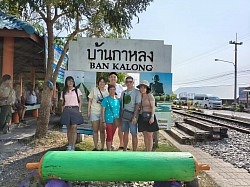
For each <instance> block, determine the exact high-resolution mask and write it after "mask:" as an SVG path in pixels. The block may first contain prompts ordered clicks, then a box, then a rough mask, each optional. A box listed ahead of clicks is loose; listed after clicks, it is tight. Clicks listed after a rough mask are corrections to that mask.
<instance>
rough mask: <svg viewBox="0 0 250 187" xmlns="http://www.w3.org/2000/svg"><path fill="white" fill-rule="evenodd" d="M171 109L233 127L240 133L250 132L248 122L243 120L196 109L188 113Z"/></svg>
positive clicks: (178, 112) (181, 113) (178, 111)
mask: <svg viewBox="0 0 250 187" xmlns="http://www.w3.org/2000/svg"><path fill="white" fill-rule="evenodd" d="M172 111H173V112H174V113H177V114H179V115H183V116H186V117H190V118H196V119H199V120H202V121H206V122H209V123H211V124H215V125H218V126H224V127H228V128H230V129H234V130H236V131H239V132H242V133H247V134H250V123H248V122H245V121H240V120H236V119H230V118H226V117H221V116H214V115H209V114H204V113H200V112H196V111H192V112H191V113H190V114H189V113H186V112H184V111H181V110H172Z"/></svg>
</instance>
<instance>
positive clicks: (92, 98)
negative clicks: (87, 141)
mask: <svg viewBox="0 0 250 187" xmlns="http://www.w3.org/2000/svg"><path fill="white" fill-rule="evenodd" d="M105 84H106V80H105V78H104V77H100V78H99V79H98V81H97V87H96V88H93V89H92V90H91V92H90V94H89V96H88V97H89V103H88V116H87V117H88V119H90V121H91V124H92V127H93V141H94V146H95V148H94V149H93V151H98V137H99V135H98V133H100V139H101V149H100V150H101V151H103V150H104V144H105V127H104V125H102V123H101V103H102V100H103V98H104V97H107V96H108V95H109V93H108V90H107V89H106V88H105Z"/></svg>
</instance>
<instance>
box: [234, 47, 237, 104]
mask: <svg viewBox="0 0 250 187" xmlns="http://www.w3.org/2000/svg"><path fill="white" fill-rule="evenodd" d="M234 103H237V45H235V59H234Z"/></svg>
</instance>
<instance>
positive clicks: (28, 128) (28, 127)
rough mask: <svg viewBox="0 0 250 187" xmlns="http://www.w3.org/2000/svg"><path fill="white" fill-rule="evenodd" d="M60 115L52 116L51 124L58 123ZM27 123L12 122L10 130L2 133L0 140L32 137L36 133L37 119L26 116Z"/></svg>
mask: <svg viewBox="0 0 250 187" xmlns="http://www.w3.org/2000/svg"><path fill="white" fill-rule="evenodd" d="M59 120H60V116H51V117H50V124H55V123H58V122H59ZM26 122H27V123H26V124H20V125H17V124H12V125H11V127H10V132H9V133H7V134H0V140H3V141H8V140H24V139H29V138H32V137H33V136H34V135H35V132H36V127H37V120H36V118H34V117H29V118H26Z"/></svg>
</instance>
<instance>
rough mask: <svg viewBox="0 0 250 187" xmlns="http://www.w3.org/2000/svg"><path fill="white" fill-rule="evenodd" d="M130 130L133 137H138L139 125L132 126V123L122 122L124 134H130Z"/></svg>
mask: <svg viewBox="0 0 250 187" xmlns="http://www.w3.org/2000/svg"><path fill="white" fill-rule="evenodd" d="M129 129H130V133H131V134H132V135H136V134H137V123H136V124H135V125H134V124H132V122H131V121H125V120H122V132H129Z"/></svg>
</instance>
